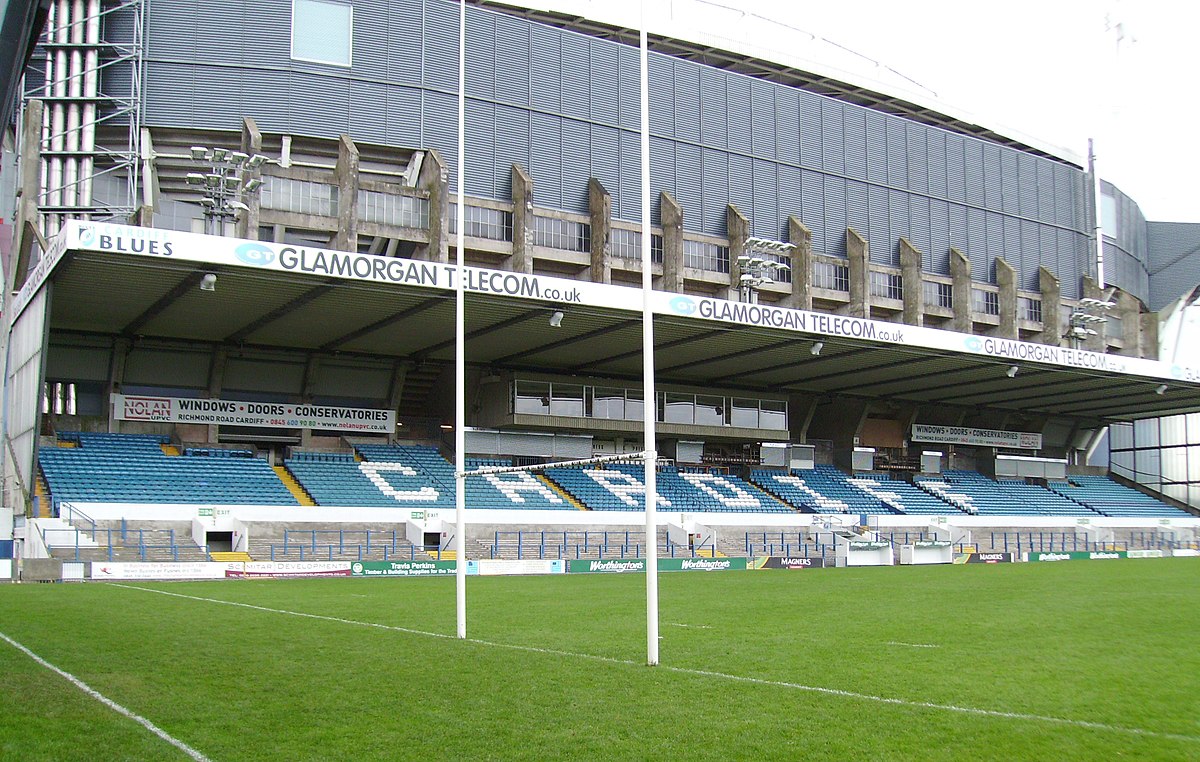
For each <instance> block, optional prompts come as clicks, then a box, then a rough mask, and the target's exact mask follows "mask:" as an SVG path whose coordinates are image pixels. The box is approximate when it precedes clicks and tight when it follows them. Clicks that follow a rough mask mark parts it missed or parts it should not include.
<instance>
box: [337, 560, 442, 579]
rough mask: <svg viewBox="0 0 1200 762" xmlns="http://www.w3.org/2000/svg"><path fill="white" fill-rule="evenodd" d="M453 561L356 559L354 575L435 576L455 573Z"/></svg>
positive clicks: (353, 568)
mask: <svg viewBox="0 0 1200 762" xmlns="http://www.w3.org/2000/svg"><path fill="white" fill-rule="evenodd" d="M454 572H455V564H454V562H453V561H355V562H354V563H353V564H351V565H350V576H352V577H433V576H438V575H444V574H454Z"/></svg>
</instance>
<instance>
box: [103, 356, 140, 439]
mask: <svg viewBox="0 0 1200 762" xmlns="http://www.w3.org/2000/svg"><path fill="white" fill-rule="evenodd" d="M132 348H133V342H132V341H131V340H129V339H126V338H119V339H116V340H115V341H113V344H112V350H111V352H110V354H109V358H108V389H107V390H106V391H107V394H105V399H104V408H105V410H106V411H107V418H108V431H109V433H111V434H117V433H120V431H121V422H120V421H118V420H116V419H115V418H113V415H112V413H113V411H112V406H111V405H109V404H108V401H109V400H110V399H111V398H112V395H113V394H118V393H120V391H121V386H122V384H124V383H125V363H126V362H127V361H128V360H129V350H130V349H132Z"/></svg>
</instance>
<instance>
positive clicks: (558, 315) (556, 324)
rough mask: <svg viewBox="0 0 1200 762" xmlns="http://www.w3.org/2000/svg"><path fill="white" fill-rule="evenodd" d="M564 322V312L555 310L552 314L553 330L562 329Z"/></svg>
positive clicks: (551, 325)
mask: <svg viewBox="0 0 1200 762" xmlns="http://www.w3.org/2000/svg"><path fill="white" fill-rule="evenodd" d="M562 321H563V311H562V310H555V311H554V312H552V313H551V314H550V327H551V328H561V327H562Z"/></svg>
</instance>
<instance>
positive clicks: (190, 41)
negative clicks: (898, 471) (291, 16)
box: [105, 2, 291, 61]
mask: <svg viewBox="0 0 1200 762" xmlns="http://www.w3.org/2000/svg"><path fill="white" fill-rule="evenodd" d="M200 5H201V4H200V3H199V2H190V3H162V4H157V3H156V4H155V5H154V7H153V9H152V12H151V13H148V14H146V32H145V55H146V57H147V58H151V59H153V58H159V57H162V58H179V59H183V60H187V61H194V60H195V59H196V42H197V40H198V38H199V37H200V36H201V35H200V34H180V33H179V30H181V29H188V30H194V31H197V32H200V31H206V30H204V29H203V28H202V27H201V25H200V22H201V20H202V19H203V17H202V16H199V15H197V10H198V8H199V6H200ZM289 5H290V3H289ZM290 10H291V9H290V8H289V13H290ZM122 15H123V16H125V17H126V18H130V17H131V16H132V12H130V13H125V14H122ZM129 23H130V25H131V26H132V20H131V21H130V22H129ZM107 31H108V29H107V24H106V25H105V33H106V34H107Z"/></svg>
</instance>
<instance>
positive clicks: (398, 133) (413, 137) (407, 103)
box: [260, 87, 421, 146]
mask: <svg viewBox="0 0 1200 762" xmlns="http://www.w3.org/2000/svg"><path fill="white" fill-rule="evenodd" d="M386 108H387V122H386V127H387V135H388V142H389V143H391V144H393V145H401V146H419V145H421V91H420V90H419V89H417V88H415V87H389V88H388V89H387V98H386ZM260 126H261V125H260Z"/></svg>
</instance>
